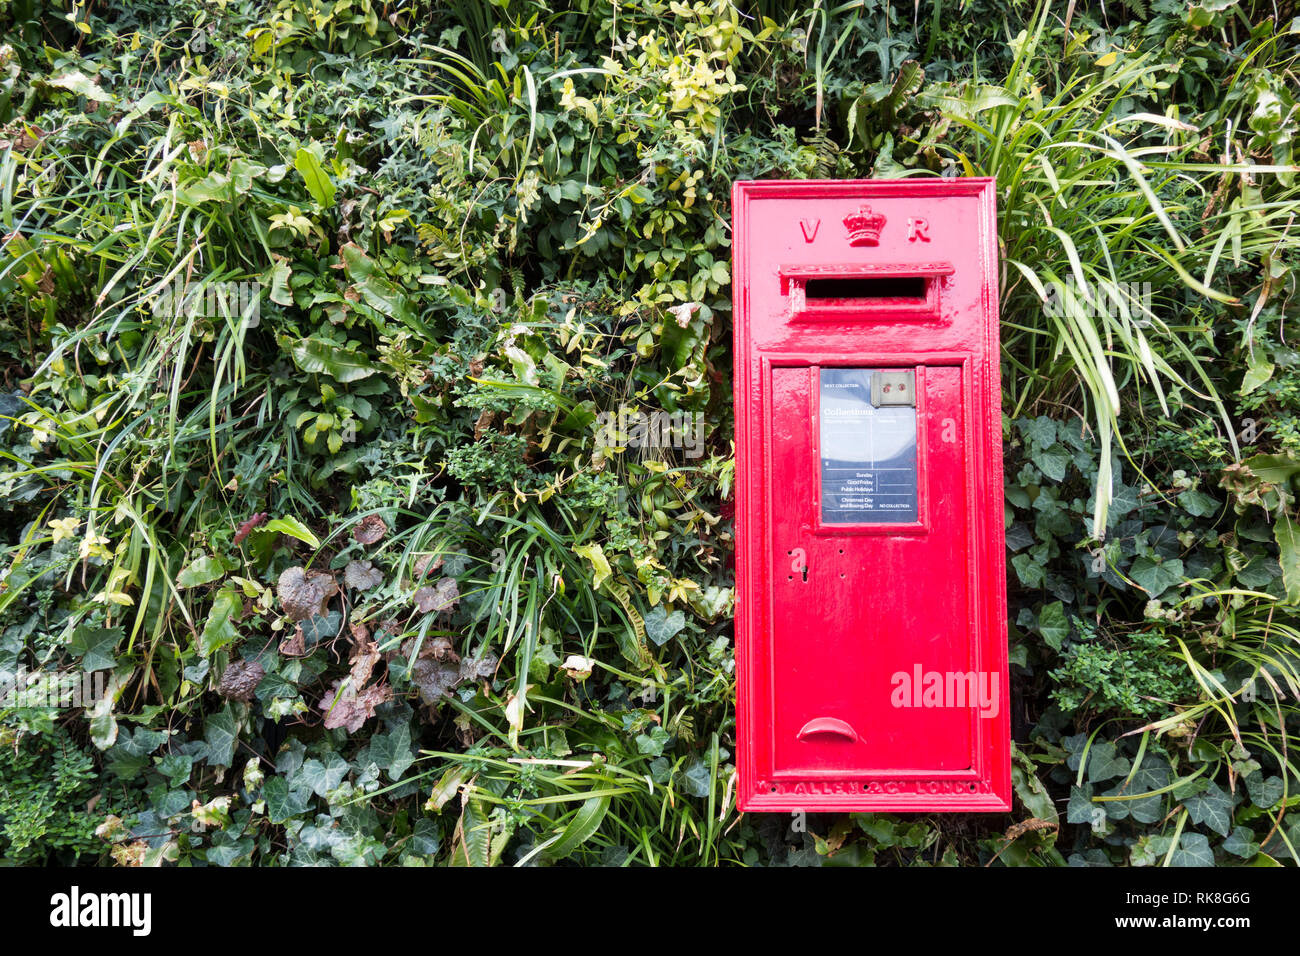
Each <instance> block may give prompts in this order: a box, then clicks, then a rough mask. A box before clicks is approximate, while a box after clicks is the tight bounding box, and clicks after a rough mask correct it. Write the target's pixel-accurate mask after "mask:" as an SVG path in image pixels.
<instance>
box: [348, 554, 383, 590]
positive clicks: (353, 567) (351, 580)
mask: <svg viewBox="0 0 1300 956" xmlns="http://www.w3.org/2000/svg"><path fill="white" fill-rule="evenodd" d="M343 582H344V583H345V584H346V585H347V586H348V587H350V588H356V589H357V590H358V591H367V590H369V589H370V588H373V587H378V586H379V585H380V584H383V583H384V574H383V572H382V571H380V570H379V569H378V568H376V567H375V566H374V565H373V564H372V563H371V562H369V561H349V562H348V566H347V567H346V568H344V569H343Z"/></svg>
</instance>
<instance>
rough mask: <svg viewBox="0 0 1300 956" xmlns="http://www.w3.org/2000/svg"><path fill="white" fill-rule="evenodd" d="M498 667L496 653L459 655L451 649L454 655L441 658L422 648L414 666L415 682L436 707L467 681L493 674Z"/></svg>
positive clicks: (412, 672) (421, 694)
mask: <svg viewBox="0 0 1300 956" xmlns="http://www.w3.org/2000/svg"><path fill="white" fill-rule="evenodd" d="M435 653H436V652H435ZM457 661H459V663H456V662H457ZM496 669H497V657H496V655H495V654H484V655H482V656H477V657H464V658H458V657H456V656H455V651H451V656H449V657H447V658H445V659H441V660H440V659H438V658H436V657H434V656H432V655H431V656H429V657H425V656H424V652H423V651H421V653H420V657H419V659H418V660H417V661H416V662H415V663H414V664H412V665H411V683H413V684H415V686H416V688H417V689H418V690H419V692H420V699H421V700H422V701H424V702H425V703H426V704H429V705H431V706H432V705H433V704H436V703H437V702H438V701H439V700H440V699H441V698H442V696H443V695H444V694H449V693H451V692H452V691H453V690H455V689H456V688H457V687H459V686H460V685H461V684H463V683H465V682H466V681H471V680H478V679H479V678H486V677H491V676H492V675H493V674H495V673H496Z"/></svg>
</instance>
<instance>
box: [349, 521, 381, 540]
mask: <svg viewBox="0 0 1300 956" xmlns="http://www.w3.org/2000/svg"><path fill="white" fill-rule="evenodd" d="M386 534H388V525H386V524H384V519H383V518H381V517H379V515H366V516H365V517H364V518H362V519H361V521H360V522H359V523H358V524H357V526H356V527H355V528H353V529H352V537H354V538H356V539H357V544H378V543H379V542H380V541H382V540H383V537H384V535H386Z"/></svg>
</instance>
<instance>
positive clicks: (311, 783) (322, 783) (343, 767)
mask: <svg viewBox="0 0 1300 956" xmlns="http://www.w3.org/2000/svg"><path fill="white" fill-rule="evenodd" d="M348 769H349V768H348V762H347V761H346V760H344V759H343V758H342V757H340V756H339V755H338V754H336V753H335V752H334V751H332V750H331V751H330V752H328V753H326V754H325V755H324V756H323V757H322V758H321V759H320V760H317V759H316V758H314V757H313V758H312V759H311V760H308V761H305V762H304V763H303V765H302V770H300V771H299V775H298V777H295V778H294V782H295V783H297V782H298V779H299V778H301V781H302V783H304V784H305V785H306V786H308V787H309V788H311V791H312V793H314V794H316V796H318V797H323V796H325V795H326V794H328V793H329V792H330V791H331V790H334V789H336V788H337V787H338V785H339V784H340V783H342V782H343V778H344V777H346V776H347V775H348Z"/></svg>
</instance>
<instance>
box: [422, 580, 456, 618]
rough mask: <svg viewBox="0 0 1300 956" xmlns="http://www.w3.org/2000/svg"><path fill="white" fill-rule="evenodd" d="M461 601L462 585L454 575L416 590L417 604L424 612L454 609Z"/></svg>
mask: <svg viewBox="0 0 1300 956" xmlns="http://www.w3.org/2000/svg"><path fill="white" fill-rule="evenodd" d="M459 603H460V586H459V585H458V584H457V583H456V579H455V578H452V577H446V578H442V579H441V580H439V581H438V583H437V584H435V585H433V587H424V588H420V589H419V590H418V591H416V592H415V606H416V607H417V608H419V609H420V610H421V611H422V612H423V613H425V614H428V613H429V612H430V611H436V612H439V613H441V612H443V611H454V610H456V605H457V604H459Z"/></svg>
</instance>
